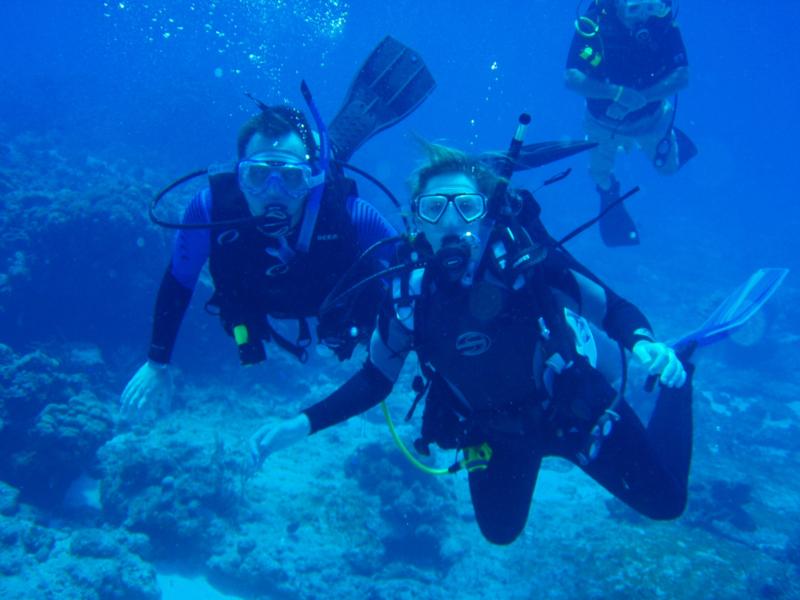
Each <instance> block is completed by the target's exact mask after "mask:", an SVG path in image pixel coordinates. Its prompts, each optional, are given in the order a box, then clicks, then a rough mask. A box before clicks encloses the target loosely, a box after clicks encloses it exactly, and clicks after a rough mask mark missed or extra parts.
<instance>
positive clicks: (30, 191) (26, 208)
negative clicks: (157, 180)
mask: <svg viewBox="0 0 800 600" xmlns="http://www.w3.org/2000/svg"><path fill="white" fill-rule="evenodd" d="M3 154H4V160H3V161H2V163H0V164H2V166H0V232H2V233H1V234H0V331H2V332H3V337H4V339H3V340H2V341H3V342H4V343H7V344H10V345H11V346H12V347H15V348H24V347H26V346H27V345H28V344H30V343H31V342H32V341H38V340H46V339H50V338H51V337H52V335H53V333H54V332H58V333H59V335H60V336H62V337H64V338H67V339H71V340H96V341H97V342H99V343H100V344H102V345H104V346H105V347H107V348H109V347H112V346H113V345H114V344H119V343H125V342H126V341H127V340H128V339H132V338H133V339H135V332H136V329H135V327H136V326H137V325H138V327H140V328H141V327H144V326H146V323H147V319H148V318H149V314H148V312H149V311H147V310H142V306H148V305H150V303H151V299H150V295H151V294H152V290H153V289H154V287H155V285H156V281H157V280H156V277H158V274H159V271H161V270H162V269H163V267H164V264H165V263H166V259H165V257H166V256H167V251H166V247H167V239H168V238H167V237H165V235H164V234H163V233H162V232H160V231H158V230H157V229H156V228H155V227H153V226H151V225H149V223H148V221H147V217H146V206H147V202H148V200H149V198H150V197H151V195H152V193H153V189H152V188H150V187H149V186H148V185H147V183H146V182H145V181H144V179H153V176H152V174H146V173H141V172H140V174H139V176H137V175H136V174H135V173H134V172H133V170H132V169H131V168H130V166H127V165H125V164H123V163H119V164H113V163H110V162H107V161H104V160H101V159H99V158H94V157H92V156H89V155H84V156H83V157H81V158H78V157H66V156H64V155H63V154H62V153H61V152H60V150H59V145H58V143H57V142H56V140H53V139H47V138H41V137H36V136H33V135H20V136H18V137H17V138H15V139H14V140H11V141H9V142H7V143H6V144H4V146H3ZM134 263H138V264H141V265H143V266H149V267H150V270H149V271H146V270H145V271H143V270H139V271H137V272H125V273H122V272H120V270H119V269H120V265H125V264H134ZM101 299H102V300H101ZM82 307H86V309H87V310H89V308H88V307H91V311H92V313H93V316H92V318H91V319H83V318H79V319H76V318H75V313H76V311H78V312H80V311H81V310H82ZM123 315H125V317H124V318H121V316H123Z"/></svg>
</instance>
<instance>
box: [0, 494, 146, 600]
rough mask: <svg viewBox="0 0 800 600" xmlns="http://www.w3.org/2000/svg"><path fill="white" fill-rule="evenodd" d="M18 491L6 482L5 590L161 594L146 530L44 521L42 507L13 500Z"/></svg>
mask: <svg viewBox="0 0 800 600" xmlns="http://www.w3.org/2000/svg"><path fill="white" fill-rule="evenodd" d="M17 494H18V492H17V490H15V489H14V488H12V487H11V486H9V485H7V484H2V485H0V507H1V510H0V574H2V577H0V596H2V597H3V598H7V599H9V600H16V599H19V600H22V599H27V598H85V599H87V600H106V599H115V598H118V599H120V600H122V599H125V600H128V599H130V600H156V599H158V598H160V597H161V593H160V591H159V589H158V585H157V581H156V573H155V570H154V569H153V567H152V566H151V565H150V564H148V563H147V562H146V559H147V558H149V547H148V544H147V540H146V538H144V536H136V535H130V534H126V533H125V532H122V531H113V530H106V529H78V530H74V531H70V530H69V529H68V528H63V527H50V526H48V525H44V524H42V517H43V516H44V515H43V514H41V513H38V512H37V511H35V510H32V509H30V508H29V507H26V506H24V505H19V504H17V503H15V502H14V501H13V498H15V497H16V496H17Z"/></svg>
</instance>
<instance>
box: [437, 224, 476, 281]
mask: <svg viewBox="0 0 800 600" xmlns="http://www.w3.org/2000/svg"><path fill="white" fill-rule="evenodd" d="M473 246H474V244H473V243H471V242H470V241H469V240H468V239H465V238H464V237H463V236H462V237H458V236H455V235H449V236H445V237H444V238H443V239H442V247H441V248H439V250H437V251H436V252H435V253H434V255H433V261H434V264H435V265H436V270H437V272H438V273H439V274H440V276H441V277H443V278H444V280H445V281H448V282H451V283H455V282H457V281H460V280H461V278H462V277H463V276H464V274H465V273H466V272H467V268H468V267H469V263H470V259H471V258H472V248H473Z"/></svg>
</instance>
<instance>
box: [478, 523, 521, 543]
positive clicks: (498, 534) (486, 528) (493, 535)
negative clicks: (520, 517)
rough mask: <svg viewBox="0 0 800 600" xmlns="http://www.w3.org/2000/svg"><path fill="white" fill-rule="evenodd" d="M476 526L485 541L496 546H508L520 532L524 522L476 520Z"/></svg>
mask: <svg viewBox="0 0 800 600" xmlns="http://www.w3.org/2000/svg"><path fill="white" fill-rule="evenodd" d="M478 526H479V527H480V530H481V533H482V534H483V537H484V538H486V540H487V541H489V542H491V543H492V544H496V545H498V546H508V545H509V544H511V543H513V542H514V540H516V539H517V538H518V537H519V534H520V533H522V530H523V529H524V528H525V523H522V525H520V524H517V523H502V522H501V523H484V522H481V521H478Z"/></svg>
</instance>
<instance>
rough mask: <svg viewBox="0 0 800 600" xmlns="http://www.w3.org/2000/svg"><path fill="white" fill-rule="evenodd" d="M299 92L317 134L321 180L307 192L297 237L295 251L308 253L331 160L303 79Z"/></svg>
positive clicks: (326, 138)
mask: <svg viewBox="0 0 800 600" xmlns="http://www.w3.org/2000/svg"><path fill="white" fill-rule="evenodd" d="M300 92H301V93H302V94H303V99H304V100H305V102H306V106H308V110H309V112H310V113H311V116H312V117H313V119H314V123H315V124H316V126H317V132H318V133H319V152H318V156H317V169H318V173H319V175H320V176H321V178H322V181H321V182H320V183H319V184H317V185H316V186H314V187H313V188H312V189H311V191H310V192H309V195H308V198H307V199H306V205H305V208H304V210H303V221H302V223H301V224H300V234H299V235H298V237H297V244H296V245H295V249H296V250H297V251H298V252H308V248H309V246H310V245H311V238H312V236H313V235H314V227H316V224H317V217H318V216H319V209H320V205H321V204H322V196H323V194H324V193H325V178H326V176H327V173H328V166H329V165H330V160H331V142H330V138H329V136H328V128H327V127H326V125H325V121H323V120H322V115H320V113H319V109H318V108H317V105H316V104H315V103H314V98H313V97H312V96H311V90H310V89H309V88H308V84H307V83H306V82H305V79H304V80H303V81H301V82H300Z"/></svg>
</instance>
